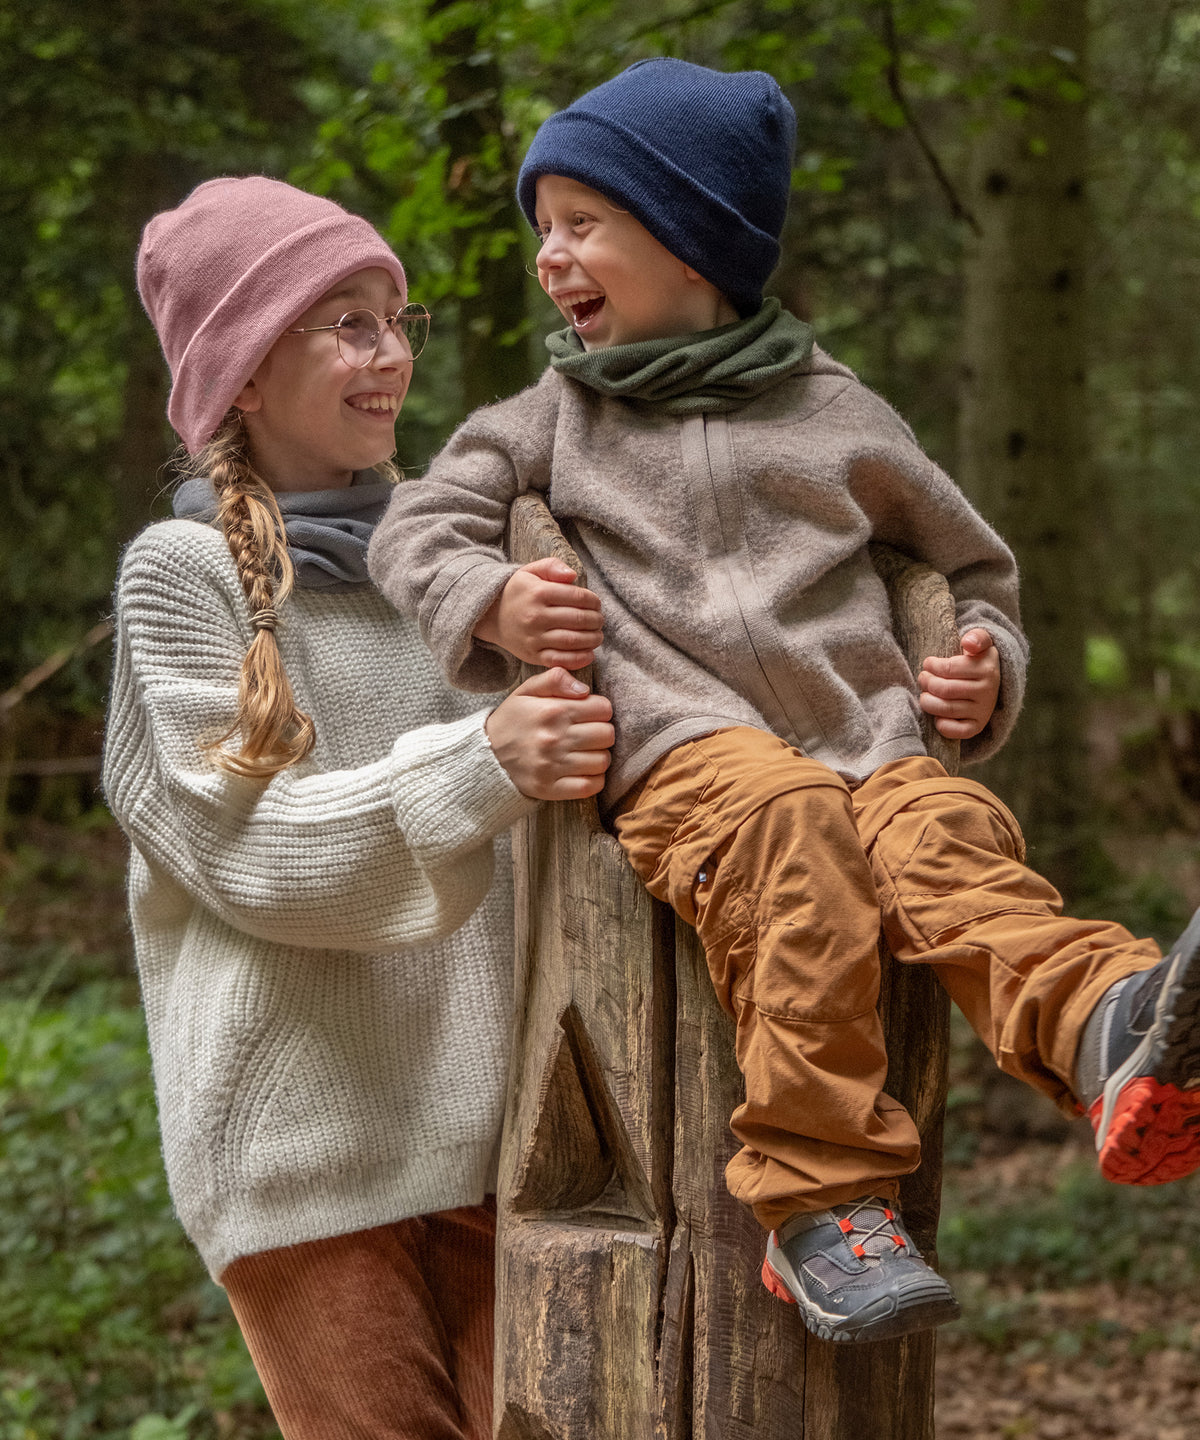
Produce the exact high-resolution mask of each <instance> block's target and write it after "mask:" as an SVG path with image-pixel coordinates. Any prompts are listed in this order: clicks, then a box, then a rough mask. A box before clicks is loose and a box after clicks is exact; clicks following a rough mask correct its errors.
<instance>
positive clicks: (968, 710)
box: [920, 691, 982, 719]
mask: <svg viewBox="0 0 1200 1440" xmlns="http://www.w3.org/2000/svg"><path fill="white" fill-rule="evenodd" d="M920 705H921V709H922V710H924V712H925V713H926V715H942V716H946V717H951V718H954V719H962V718H965V717H967V716H972V715H977V714H978V713H979V711H980V710H981V709H982V706H981V705H980V704H979V703H978V701H975V700H947V699H945V698H944V697H943V696H941V695H932V694H930V693H929V692H928V691H926V693H925V694H924V695H922V696H921V697H920Z"/></svg>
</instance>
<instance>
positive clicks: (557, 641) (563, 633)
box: [475, 558, 604, 670]
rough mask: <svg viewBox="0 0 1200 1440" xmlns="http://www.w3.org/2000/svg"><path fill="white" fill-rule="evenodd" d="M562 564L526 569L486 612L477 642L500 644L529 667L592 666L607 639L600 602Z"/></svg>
mask: <svg viewBox="0 0 1200 1440" xmlns="http://www.w3.org/2000/svg"><path fill="white" fill-rule="evenodd" d="M574 581H575V572H574V571H573V570H572V569H571V567H570V566H569V565H564V564H563V562H562V561H561V560H555V559H552V558H551V559H546V560H535V561H534V562H533V563H532V564H531V565H523V566H522V567H521V569H520V570H518V571H517V572H516V573H515V574H514V575H513V576H512V577H511V578H510V579H509V582H508V584H507V585H506V586H505V587H504V589H503V590H501V592H500V595H499V597H498V599H497V600H496V601H495V603H494V604H493V605H491V606H490V608H489V609H487V610H485V611H484V613H483V616H482V617H481V618H480V621H479V623H478V625H476V626H475V637H476V639H478V640H486V641H488V642H489V644H492V645H499V646H500V648H501V649H502V650H507V651H508V653H509V654H510V655H515V656H516V657H517V659H518V660H525V661H528V663H529V664H530V665H547V666H549V665H562V666H565V668H566V669H568V670H580V669H582V668H583V666H585V665H590V664H591V663H592V659H593V657H594V656H595V653H596V648H597V647H598V646H599V644H600V642H601V640H603V638H604V620H603V617H602V616H601V614H600V601H599V599H597V597H596V596H595V595H593V594H592V592H591V591H590V590H584V589H582V588H581V587H580V586H578V585H576V584H575V583H574Z"/></svg>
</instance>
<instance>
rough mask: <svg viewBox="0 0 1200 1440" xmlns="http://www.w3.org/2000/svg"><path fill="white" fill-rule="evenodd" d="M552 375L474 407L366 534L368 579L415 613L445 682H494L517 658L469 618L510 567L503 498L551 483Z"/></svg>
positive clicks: (507, 681) (507, 677) (504, 680)
mask: <svg viewBox="0 0 1200 1440" xmlns="http://www.w3.org/2000/svg"><path fill="white" fill-rule="evenodd" d="M561 383H562V382H561V381H560V380H559V379H558V377H557V375H555V373H554V372H553V371H547V372H546V375H545V376H544V377H543V379H542V381H541V383H540V384H538V385H536V386H534V387H533V388H532V389H530V390H525V391H523V392H522V393H521V394H519V395H516V396H514V397H513V398H512V399H511V400H506V401H503V402H502V403H501V404H499V405H491V406H487V407H485V408H484V409H482V410H477V411H476V412H475V414H474V415H472V416H470V417H469V419H468V420H467V421H466V422H465V423H464V424H463V425H462V426H460V428H459V429H458V430H457V431H456V432H455V433H454V434H453V435H452V436H451V437H450V440H449V441H448V443H447V444H446V446H445V448H444V449H443V450H442V451H441V452H440V454H438V455H436V456H435V457H434V459H433V462H432V463H431V465H430V467H429V470H428V473H427V474H426V475H425V476H424V477H423V478H422V479H419V480H408V481H405V482H404V483H403V484H402V485H398V486H397V487H396V491H395V494H394V495H393V496H392V499H391V501H390V503H389V505H388V508H387V511H386V512H385V514H384V517H383V519H382V520H381V521H380V522H379V524H378V526H376V529H375V533H374V535H373V537H372V539H371V547H370V552H369V555H368V565H369V568H370V572H371V578H372V579H373V580H374V581H375V583H376V584H377V585H378V586H379V588H380V589H381V590H382V591H383V593H384V594H385V595H386V596H387V597H388V599H389V600H390V601H391V602H392V604H393V605H395V607H396V608H397V609H398V610H399V611H400V612H401V613H402V614H405V615H412V616H414V617H415V618H416V620H417V622H418V624H419V625H420V628H421V635H422V637H423V638H424V640H425V643H426V644H427V645H428V646H429V648H430V649H431V650H432V651H433V654H434V656H435V657H436V659H437V661H438V664H439V665H440V666H441V667H442V670H443V672H444V673H445V675H446V677H447V679H448V680H449V681H450V683H451V684H452V685H457V686H459V687H460V688H461V689H463V690H477V691H494V690H500V689H503V688H505V687H506V686H508V685H511V684H513V683H514V681H515V680H516V678H517V673H518V672H517V662H516V661H515V660H514V659H513V657H512V656H511V655H509V654H508V653H507V652H506V651H504V650H501V649H499V648H498V647H497V646H494V645H489V644H487V643H486V642H484V641H480V640H477V639H476V638H475V636H474V633H473V632H474V629H475V626H476V625H477V624H478V623H479V620H480V618H481V616H482V615H483V614H484V612H485V611H486V610H487V609H488V608H489V606H491V604H492V603H493V602H494V601H495V600H496V598H497V597H498V596H499V594H500V592H501V591H502V590H503V589H504V587H505V585H506V584H507V583H508V580H509V577H510V576H511V575H512V574H513V572H514V571H515V570H516V569H517V568H518V567H517V566H516V565H515V564H513V563H512V561H511V560H510V559H509V558H508V555H507V553H506V551H505V546H504V540H505V531H506V528H507V525H508V513H509V507H510V506H511V505H512V502H513V501H514V500H515V499H516V497H517V496H518V495H520V494H523V493H524V492H525V491H528V490H537V491H540V492H542V493H543V494H546V493H547V492H548V491H549V488H550V460H551V455H552V453H553V443H554V427H555V422H556V417H557V410H558V393H559V387H560V385H561Z"/></svg>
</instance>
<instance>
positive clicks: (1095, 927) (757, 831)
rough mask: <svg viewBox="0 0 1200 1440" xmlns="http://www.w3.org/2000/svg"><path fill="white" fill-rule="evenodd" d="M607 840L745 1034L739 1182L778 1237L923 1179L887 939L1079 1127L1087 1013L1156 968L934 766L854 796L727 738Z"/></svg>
mask: <svg viewBox="0 0 1200 1440" xmlns="http://www.w3.org/2000/svg"><path fill="white" fill-rule="evenodd" d="M614 828H615V830H616V834H617V838H618V839H619V841H620V843H621V845H622V847H623V848H624V850H625V852H626V854H627V855H628V856H629V859H630V861H631V863H632V865H633V868H634V869H635V870H636V871H637V873H638V875H639V876H640V877H641V879H642V881H643V882H644V883H645V885H646V887H647V889H649V891H650V893H651V894H652V895H655V896H656V897H657V898H658V899H660V900H664V901H666V902H667V903H668V904H669V905H671V906H672V908H673V909H674V910H675V911H676V913H677V914H679V915H681V916H682V917H683V919H684V920H686V921H687V922H688V923H689V924H691V925H694V926H695V927H696V930H697V931H698V933H699V936H700V939H701V941H702V943H703V945H704V951H705V954H706V956H707V959H708V968H709V972H710V974H711V976H712V982H713V985H714V987H715V989H716V993H717V996H718V998H719V1000H720V1002H721V1004H722V1005H723V1006H724V1008H725V1009H726V1010H727V1011H728V1012H729V1013H730V1015H732V1016H733V1018H734V1021H735V1023H736V1027H737V1030H736V1044H737V1059H738V1064H739V1065H740V1067H741V1070H742V1074H743V1075H744V1077H745V1081H746V1100H745V1103H744V1104H743V1105H740V1106H739V1107H738V1109H737V1110H736V1111H735V1112H734V1115H733V1117H732V1120H731V1128H732V1130H733V1133H734V1134H735V1136H736V1137H737V1138H738V1140H740V1141H741V1143H742V1149H741V1150H739V1151H738V1153H737V1154H735V1155H734V1157H733V1159H732V1160H731V1161H730V1162H729V1165H728V1167H727V1169H726V1179H727V1182H728V1184H729V1188H730V1191H731V1192H732V1193H733V1194H734V1195H735V1196H736V1197H737V1198H738V1199H739V1200H741V1201H743V1202H744V1203H745V1204H747V1205H750V1206H751V1207H752V1208H753V1210H754V1214H755V1216H756V1217H757V1219H758V1220H759V1222H760V1223H761V1224H762V1225H763V1226H765V1227H767V1228H772V1227H774V1226H777V1225H780V1224H782V1222H783V1221H784V1220H786V1219H787V1218H788V1216H790V1215H793V1214H795V1213H797V1212H799V1211H812V1210H821V1209H825V1208H826V1207H827V1206H829V1205H834V1204H838V1203H840V1202H842V1201H851V1200H857V1199H860V1198H862V1197H864V1196H866V1195H872V1194H874V1195H880V1196H882V1197H884V1198H888V1199H894V1198H895V1196H896V1192H897V1187H898V1182H899V1177H900V1176H901V1175H906V1174H908V1173H909V1172H910V1171H912V1170H915V1169H916V1168H917V1165H918V1164H919V1162H920V1144H919V1140H918V1136H917V1130H916V1126H915V1125H914V1123H913V1121H912V1119H911V1117H910V1116H909V1114H908V1112H907V1111H906V1110H905V1109H904V1107H903V1106H902V1105H900V1104H899V1103H898V1102H897V1101H896V1100H894V1099H892V1098H891V1097H890V1096H888V1095H887V1094H885V1093H884V1089H883V1085H884V1080H885V1077H886V1074H887V1053H886V1051H885V1049H884V1041H883V1030H882V1026H881V1024H880V1020H879V1015H878V1012H877V1010H876V1003H877V1001H878V998H879V978H880V977H879V950H878V942H879V934H880V926H881V923H882V928H883V934H884V936H885V937H886V939H887V943H888V946H889V948H890V949H891V952H892V954H893V955H894V956H895V957H896V959H897V960H899V961H902V962H905V963H916V962H923V963H925V964H928V965H932V966H933V967H934V968H935V970H936V971H937V975H938V978H939V980H940V981H941V983H942V984H943V985H944V986H945V988H946V990H947V991H948V992H949V994H950V997H951V999H952V1000H953V1001H954V1002H955V1004H956V1005H958V1007H959V1008H960V1009H961V1010H962V1012H963V1014H964V1015H965V1016H966V1017H967V1019H968V1020H969V1021H970V1023H971V1025H972V1026H973V1027H974V1029H975V1031H976V1033H977V1034H979V1035H980V1036H981V1038H982V1039H983V1040H984V1042H985V1043H986V1044H987V1046H988V1049H989V1050H990V1051H991V1053H992V1054H993V1055H994V1056H995V1058H996V1061H997V1063H998V1064H999V1065H1000V1067H1001V1069H1003V1070H1005V1071H1007V1072H1008V1073H1009V1074H1011V1075H1015V1076H1017V1077H1018V1078H1019V1079H1021V1080H1025V1081H1027V1082H1028V1083H1029V1084H1031V1085H1033V1086H1034V1087H1035V1088H1036V1089H1038V1090H1040V1091H1042V1092H1043V1093H1044V1094H1046V1095H1049V1096H1050V1097H1051V1098H1053V1099H1054V1100H1055V1101H1056V1102H1058V1103H1059V1104H1060V1105H1061V1106H1062V1107H1063V1108H1064V1109H1068V1110H1070V1111H1071V1112H1072V1113H1078V1109H1077V1106H1076V1101H1075V1098H1074V1096H1073V1095H1072V1090H1071V1087H1072V1074H1073V1070H1074V1064H1075V1055H1076V1051H1077V1049H1078V1045H1079V1037H1080V1034H1081V1032H1082V1029H1083V1026H1084V1024H1085V1022H1086V1020H1087V1018H1088V1016H1089V1015H1090V1014H1091V1011H1092V1008H1093V1007H1094V1006H1095V1004H1096V1002H1097V1001H1098V1000H1099V998H1100V996H1101V995H1102V994H1103V993H1104V991H1105V990H1106V989H1107V988H1108V987H1109V986H1110V985H1112V984H1113V983H1114V982H1115V981H1117V980H1119V979H1121V978H1122V977H1123V976H1125V975H1129V974H1132V973H1133V972H1135V971H1139V970H1144V969H1146V968H1148V967H1149V966H1151V965H1153V964H1155V963H1156V962H1157V961H1158V960H1159V958H1160V951H1159V948H1158V946H1157V945H1155V943H1154V942H1153V941H1151V940H1138V939H1135V938H1134V936H1132V935H1131V934H1130V933H1129V932H1128V931H1127V930H1125V929H1123V928H1122V927H1121V926H1120V925H1116V924H1113V923H1111V922H1109V921H1103V920H1076V919H1070V918H1068V917H1065V916H1064V915H1063V914H1062V901H1061V898H1060V896H1059V894H1058V892H1057V891H1056V890H1055V889H1054V887H1053V886H1052V885H1050V884H1049V882H1048V881H1046V880H1044V879H1042V878H1041V876H1039V875H1037V874H1035V873H1034V872H1033V871H1032V870H1030V869H1029V868H1028V867H1027V866H1026V865H1025V864H1024V863H1023V860H1024V851H1025V847H1024V842H1023V841H1022V838H1021V832H1020V829H1019V827H1018V825H1017V822H1016V820H1015V819H1014V818H1013V816H1012V815H1011V813H1010V812H1009V811H1008V810H1007V809H1006V808H1005V806H1004V805H1003V804H1001V802H1000V801H999V800H998V799H997V798H996V797H995V796H994V795H992V794H991V793H990V792H989V791H988V790H987V789H985V788H984V786H982V785H980V784H978V783H977V782H976V781H973V780H968V779H961V778H955V777H952V776H949V775H947V774H946V772H945V770H944V769H943V768H942V767H941V766H940V765H939V764H938V763H937V761H935V760H932V759H930V758H928V757H927V756H917V757H913V758H910V759H903V760H894V761H892V762H890V763H888V764H886V765H883V766H881V767H880V768H879V769H878V770H876V771H875V772H874V774H872V775H871V776H870V777H869V778H868V779H867V780H865V781H864V782H863V783H862V784H861V785H860V786H858V787H857V788H856V789H854V790H851V788H850V787H849V786H847V784H846V783H845V782H844V781H843V780H842V779H841V778H840V777H839V776H838V775H837V774H836V773H835V772H834V771H832V770H830V769H829V768H828V767H827V766H825V765H821V764H819V763H817V762H816V761H813V760H809V759H807V758H805V757H804V756H803V755H801V754H800V752H799V751H797V750H794V749H793V748H791V747H790V746H789V745H787V744H786V743H785V742H784V741H782V740H780V739H778V738H777V737H776V736H774V735H770V734H767V733H766V732H764V731H760V730H756V729H752V728H749V727H745V726H738V727H734V728H731V729H727V730H718V731H715V732H714V733H713V734H711V735H706V736H704V737H702V738H700V739H698V740H692V741H688V742H686V743H685V744H683V745H680V746H678V747H676V748H675V749H674V750H672V751H670V752H669V753H668V754H667V755H665V756H664V757H663V758H662V759H661V760H659V761H658V762H657V764H656V765H655V766H654V768H653V769H652V770H651V771H650V772H649V773H648V775H647V776H646V777H645V778H644V779H643V780H642V781H641V782H640V784H639V785H638V786H636V787H635V789H634V790H633V791H632V792H630V794H629V795H627V796H626V797H625V799H624V800H623V802H622V804H621V805H620V807H619V809H618V811H617V814H616V817H615V821H614Z"/></svg>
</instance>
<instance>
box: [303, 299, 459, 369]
mask: <svg viewBox="0 0 1200 1440" xmlns="http://www.w3.org/2000/svg"><path fill="white" fill-rule="evenodd" d="M430 319H431V316H430V314H429V311H428V310H426V308H425V307H424V305H406V306H405V307H404V309H403V310H397V311H396V313H395V314H394V315H376V313H375V312H374V310H348V311H347V312H346V314H345V315H343V316H342V318H341V319H340V320H339V321H338V322H337V324H336V325H301V326H299V327H298V328H297V329H295V330H285V331H284V332H283V333H284V334H285V335H312V334H315V333H316V332H317V331H318V330H332V331H334V332H335V334H336V335H337V347H338V354H339V355H340V356H341V357H342V359H343V360H344V361H345V362H346V364H347V365H349V366H350V368H351V370H361V369H362V368H363V367H364V366H365V365H369V364H370V363H371V361H372V360H374V358H375V351H376V350H378V349H379V337H380V336H381V335H382V334H383V331H384V328H385V327H387V328H388V329H389V330H391V332H392V334H393V335H397V336H399V337H400V338H402V339H403V340H405V341H406V342H407V344H408V348H409V351H410V352H411V354H412V358H413V359H414V360H415V359H416V358H417V356H418V355H419V354H420V353H421V351H422V350H423V349H424V348H425V342H426V340H428V339H429V321H430Z"/></svg>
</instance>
